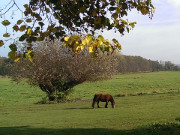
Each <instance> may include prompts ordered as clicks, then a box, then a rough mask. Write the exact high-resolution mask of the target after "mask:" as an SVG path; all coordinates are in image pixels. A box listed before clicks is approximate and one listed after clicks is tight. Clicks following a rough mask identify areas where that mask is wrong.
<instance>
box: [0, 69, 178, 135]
mask: <svg viewBox="0 0 180 135" xmlns="http://www.w3.org/2000/svg"><path fill="white" fill-rule="evenodd" d="M0 86H1V87H0V92H1V94H0V135H27V134H28V135H40V134H43V135H67V134H69V135H96V134H97V135H99V134H103V135H109V134H110V135H113V134H115V135H121V134H122V135H132V134H134V135H145V134H146V135H161V134H162V135H176V134H177V135H179V134H180V72H154V73H137V74H121V75H115V76H113V78H112V79H110V80H105V81H98V82H86V83H83V84H80V85H78V86H76V87H75V88H74V90H73V92H72V93H71V95H70V96H69V99H70V100H72V102H66V103H59V104H37V103H38V102H39V101H41V100H42V98H43V97H45V94H44V93H43V92H42V91H41V90H40V89H39V88H37V87H31V86H29V85H27V84H26V83H20V84H17V83H15V82H12V81H11V79H10V78H0ZM95 93H109V94H112V95H113V96H114V98H115V102H116V108H115V109H112V108H111V106H110V104H109V108H104V105H105V104H104V103H100V106H101V108H95V109H92V108H91V99H92V98H93V95H94V94H95Z"/></svg>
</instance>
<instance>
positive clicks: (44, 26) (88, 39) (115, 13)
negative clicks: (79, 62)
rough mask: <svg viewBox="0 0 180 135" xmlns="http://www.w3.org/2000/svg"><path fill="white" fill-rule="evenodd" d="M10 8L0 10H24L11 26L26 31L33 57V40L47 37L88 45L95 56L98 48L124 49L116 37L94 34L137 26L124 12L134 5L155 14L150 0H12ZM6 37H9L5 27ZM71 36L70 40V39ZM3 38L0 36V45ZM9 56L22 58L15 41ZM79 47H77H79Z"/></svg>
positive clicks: (78, 46)
mask: <svg viewBox="0 0 180 135" xmlns="http://www.w3.org/2000/svg"><path fill="white" fill-rule="evenodd" d="M9 5H10V6H9V8H4V9H2V10H1V11H0V16H4V17H3V18H6V13H7V12H8V11H9V10H10V9H11V8H12V7H14V6H15V7H17V9H18V10H20V11H21V12H22V18H21V19H19V20H18V21H17V23H16V24H15V25H14V26H13V27H12V29H13V30H14V31H15V32H18V31H20V32H23V34H22V35H21V36H20V37H19V41H21V42H24V41H26V42H27V43H28V44H26V46H25V47H26V51H24V56H27V55H28V58H31V55H29V54H30V52H32V50H33V44H32V42H36V41H43V40H44V39H46V38H47V37H48V38H50V39H51V40H54V39H55V38H61V37H65V38H62V40H64V41H65V44H64V46H67V47H70V48H72V50H73V51H74V52H75V53H79V52H80V51H81V50H83V49H84V48H85V47H84V46H88V47H89V52H90V53H91V54H92V56H93V57H96V56H97V54H98V51H97V50H98V48H101V51H102V52H105V51H108V52H114V50H119V49H121V45H120V44H119V43H118V41H117V40H116V39H113V40H112V43H110V42H109V40H104V38H103V37H102V36H99V38H93V36H92V35H94V33H95V32H96V30H104V29H107V30H112V29H113V30H115V31H119V33H120V34H124V32H125V31H127V32H129V30H130V29H132V28H134V26H135V24H136V22H129V21H128V20H123V19H122V18H123V17H124V16H127V15H128V12H129V11H131V10H132V9H137V11H139V12H141V13H142V14H143V15H149V17H150V18H152V16H153V11H154V6H153V5H152V3H151V0H30V1H29V3H27V4H25V5H24V8H25V9H24V10H22V9H20V8H19V6H18V4H17V3H16V0H11V2H10V3H9ZM10 23H11V22H10V21H9V20H7V19H4V20H2V24H3V25H4V26H5V27H7V26H8V25H9V24H10ZM73 32H76V33H79V34H85V35H86V36H83V38H82V37H81V38H80V37H71V38H69V37H67V35H68V34H69V33H73ZM3 37H7V38H8V37H10V34H9V33H8V31H6V32H5V33H4V35H3ZM69 39H70V40H69ZM3 45H4V41H3V40H0V46H3ZM9 47H10V49H11V52H9V57H11V58H12V59H14V60H15V61H18V60H19V59H20V57H19V55H17V52H18V46H17V44H16V43H12V44H11V45H10V46H9ZM77 50H78V51H77Z"/></svg>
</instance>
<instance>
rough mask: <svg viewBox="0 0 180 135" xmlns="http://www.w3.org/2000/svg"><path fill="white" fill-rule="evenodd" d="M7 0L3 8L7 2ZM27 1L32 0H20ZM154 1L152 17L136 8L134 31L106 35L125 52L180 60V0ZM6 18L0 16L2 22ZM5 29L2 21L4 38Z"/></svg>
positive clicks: (0, 28)
mask: <svg viewBox="0 0 180 135" xmlns="http://www.w3.org/2000/svg"><path fill="white" fill-rule="evenodd" d="M1 1H2V0H1ZM3 1H4V0H3ZM3 1H2V2H1V3H0V8H2V7H3V5H4V3H5V2H4V3H3ZM17 1H18V2H19V0H17ZM26 1H28V0H23V1H21V2H20V3H25V2H26ZM6 3H7V1H6ZM153 4H154V6H155V7H156V11H155V14H154V17H153V19H152V20H151V19H149V18H148V16H143V15H141V14H140V13H138V12H137V11H135V10H132V11H131V12H130V14H129V15H128V17H127V18H128V19H129V21H136V22H137V25H136V27H135V28H134V29H133V30H131V31H130V33H125V35H124V36H121V35H120V34H119V33H118V32H117V33H114V32H112V31H108V32H107V31H106V32H104V33H103V35H104V37H105V38H108V39H113V38H116V39H118V40H119V42H120V43H121V44H122V46H123V50H122V53H123V54H125V55H133V56H142V57H144V58H147V59H151V60H158V61H160V60H163V61H171V62H173V63H174V64H180V0H153ZM21 5H23V4H21ZM18 16H19V15H18ZM2 19H3V18H0V22H1V21H2ZM14 19H15V18H14ZM4 31H5V28H4V27H3V26H2V25H1V24H0V39H2V35H3V33H4ZM8 51H9V50H8V46H5V48H4V47H1V48H0V56H7V54H8Z"/></svg>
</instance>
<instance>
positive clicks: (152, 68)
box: [117, 55, 180, 73]
mask: <svg viewBox="0 0 180 135" xmlns="http://www.w3.org/2000/svg"><path fill="white" fill-rule="evenodd" d="M117 62H118V64H117V65H118V66H117V71H118V72H119V73H130V72H156V71H178V70H180V68H179V67H178V66H175V65H174V64H173V63H172V62H169V61H167V62H164V64H161V63H159V62H158V61H152V60H147V59H145V58H142V57H140V56H126V55H119V56H118V57H117Z"/></svg>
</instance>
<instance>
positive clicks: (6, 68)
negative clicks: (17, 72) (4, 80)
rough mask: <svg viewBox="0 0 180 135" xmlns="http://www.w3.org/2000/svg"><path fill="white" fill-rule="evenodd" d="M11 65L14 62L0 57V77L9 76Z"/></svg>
mask: <svg viewBox="0 0 180 135" xmlns="http://www.w3.org/2000/svg"><path fill="white" fill-rule="evenodd" d="M13 63H14V62H13V61H12V60H11V59H9V58H6V57H0V75H1V76H10V75H11V68H12V66H13Z"/></svg>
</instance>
